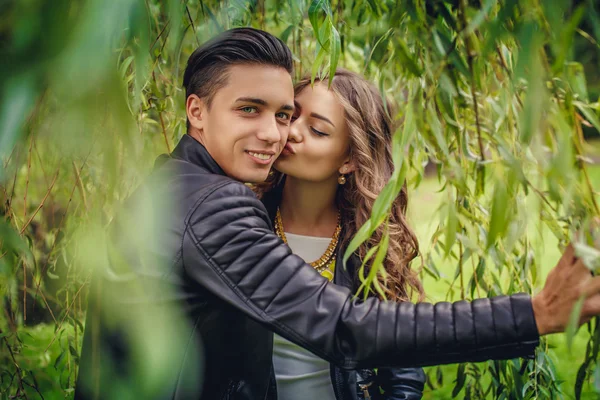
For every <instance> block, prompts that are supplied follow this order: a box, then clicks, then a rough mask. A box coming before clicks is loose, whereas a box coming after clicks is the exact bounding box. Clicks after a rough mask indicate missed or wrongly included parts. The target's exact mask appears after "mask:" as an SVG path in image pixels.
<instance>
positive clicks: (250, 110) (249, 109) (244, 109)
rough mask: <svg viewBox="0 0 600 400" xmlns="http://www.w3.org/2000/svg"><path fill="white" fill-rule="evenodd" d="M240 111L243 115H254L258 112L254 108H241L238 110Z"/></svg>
mask: <svg viewBox="0 0 600 400" xmlns="http://www.w3.org/2000/svg"><path fill="white" fill-rule="evenodd" d="M240 111H241V112H243V113H245V114H254V113H257V112H258V110H257V109H256V107H242V108H240Z"/></svg>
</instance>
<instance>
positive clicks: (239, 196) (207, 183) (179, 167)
mask: <svg viewBox="0 0 600 400" xmlns="http://www.w3.org/2000/svg"><path fill="white" fill-rule="evenodd" d="M154 175H157V176H158V175H160V176H163V177H165V178H166V179H167V180H168V181H169V184H170V186H171V187H172V188H173V190H174V191H175V192H177V193H179V194H180V196H181V197H182V199H185V200H184V201H186V202H188V203H189V206H188V207H186V208H188V209H189V208H192V210H190V211H195V209H197V208H199V207H200V208H205V207H207V206H209V208H210V207H215V204H218V207H220V208H227V207H229V206H235V205H237V204H239V203H245V204H253V205H255V206H258V207H261V208H262V203H261V202H260V200H258V198H257V196H256V194H255V193H254V192H253V191H252V190H251V189H250V188H249V187H248V186H247V185H246V184H244V183H242V182H240V181H237V180H235V179H232V178H230V177H228V176H225V175H220V174H215V173H212V172H210V171H208V170H206V169H205V168H203V167H202V166H199V165H196V164H194V163H191V162H188V161H185V160H180V159H177V158H171V157H168V156H166V157H165V158H164V159H162V160H161V159H159V160H157V165H156V166H155V171H154ZM205 203H206V204H205ZM203 206H204V207H203Z"/></svg>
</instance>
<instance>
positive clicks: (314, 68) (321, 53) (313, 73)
mask: <svg viewBox="0 0 600 400" xmlns="http://www.w3.org/2000/svg"><path fill="white" fill-rule="evenodd" d="M326 53H327V51H326V50H325V49H324V48H323V47H321V50H319V53H318V54H317V58H316V59H315V62H314V64H313V65H312V70H311V73H310V83H311V84H313V83H314V82H315V78H316V77H317V74H318V73H319V68H320V67H321V64H323V59H324V58H325V54H326Z"/></svg>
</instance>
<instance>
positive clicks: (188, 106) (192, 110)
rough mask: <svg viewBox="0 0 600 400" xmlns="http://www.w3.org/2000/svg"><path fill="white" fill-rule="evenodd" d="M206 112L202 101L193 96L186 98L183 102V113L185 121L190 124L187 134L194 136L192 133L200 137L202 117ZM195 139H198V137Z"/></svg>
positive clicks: (202, 126)
mask: <svg viewBox="0 0 600 400" xmlns="http://www.w3.org/2000/svg"><path fill="white" fill-rule="evenodd" d="M205 110H206V104H205V103H204V101H203V100H202V99H201V98H200V97H198V96H197V95H195V94H191V95H189V96H188V98H187V100H186V101H185V112H186V114H187V119H188V121H189V123H190V129H189V131H190V132H189V133H190V134H192V136H194V133H195V134H197V135H201V134H202V132H203V130H204V120H203V118H202V117H203V116H204V113H205ZM196 139H200V138H199V137H198V138H196Z"/></svg>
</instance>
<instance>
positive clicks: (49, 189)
mask: <svg viewBox="0 0 600 400" xmlns="http://www.w3.org/2000/svg"><path fill="white" fill-rule="evenodd" d="M59 172H60V168H59V169H58V170H56V174H55V175H54V179H53V180H52V183H51V184H50V187H49V188H48V191H47V192H46V195H45V196H44V198H43V199H42V202H41V203H40V205H39V206H38V208H37V209H36V210H35V212H34V213H33V214H32V215H31V217H30V218H29V220H28V221H27V223H25V225H23V227H22V228H21V231H20V232H19V233H20V234H21V235H22V234H23V232H25V229H27V227H28V226H29V224H30V223H31V221H33V218H35V216H36V215H37V213H38V212H39V211H40V209H41V208H42V207H43V206H44V203H45V202H46V199H47V198H48V196H49V195H50V192H51V191H52V188H53V187H54V184H55V183H56V178H58V173H59Z"/></svg>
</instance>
